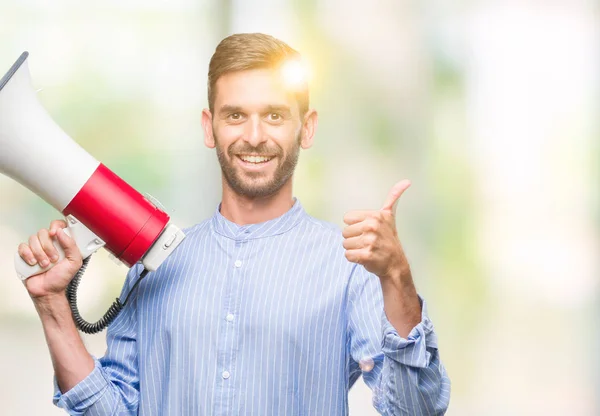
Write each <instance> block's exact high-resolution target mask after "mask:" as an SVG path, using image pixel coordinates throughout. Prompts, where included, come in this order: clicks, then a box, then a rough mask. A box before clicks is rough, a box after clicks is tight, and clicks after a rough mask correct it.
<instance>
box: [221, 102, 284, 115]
mask: <svg viewBox="0 0 600 416" xmlns="http://www.w3.org/2000/svg"><path fill="white" fill-rule="evenodd" d="M241 112H243V110H242V107H240V106H239V105H227V104H226V105H224V106H223V107H221V109H220V110H219V115H221V116H224V115H226V114H231V113H241ZM262 113H284V114H286V115H290V114H291V113H292V110H291V109H290V107H289V106H287V105H268V106H266V107H265V108H264V109H263V111H262Z"/></svg>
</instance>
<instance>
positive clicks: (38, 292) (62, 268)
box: [18, 220, 83, 301]
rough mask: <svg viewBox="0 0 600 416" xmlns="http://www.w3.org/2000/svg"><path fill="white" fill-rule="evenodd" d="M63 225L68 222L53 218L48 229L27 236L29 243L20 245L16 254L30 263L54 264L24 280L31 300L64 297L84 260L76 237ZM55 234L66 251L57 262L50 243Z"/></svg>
mask: <svg viewBox="0 0 600 416" xmlns="http://www.w3.org/2000/svg"><path fill="white" fill-rule="evenodd" d="M66 227H67V223H66V222H65V221H63V220H55V221H52V222H51V223H50V228H49V229H46V228H42V229H41V230H39V231H38V233H37V234H34V235H32V236H31V237H29V244H25V243H21V244H20V245H19V249H18V251H19V255H20V256H21V258H22V259H23V260H24V261H25V262H26V263H27V264H29V265H30V266H34V265H36V264H38V263H39V265H40V266H42V267H47V266H48V265H49V264H51V263H56V264H55V265H54V266H53V267H52V268H51V269H49V270H47V271H45V272H44V273H40V274H38V275H35V276H31V277H30V278H28V279H27V280H25V287H26V288H27V291H28V292H29V296H31V298H32V299H33V300H34V301H36V300H42V299H45V298H51V297H54V296H55V295H59V296H61V297H64V296H65V290H66V288H67V286H68V284H69V282H70V281H71V279H73V276H75V274H76V273H77V271H78V270H79V269H80V268H81V265H82V262H83V261H82V257H81V253H80V252H79V248H77V245H76V244H75V240H73V239H72V238H71V237H69V236H68V235H67V234H66V233H65V232H64V231H63V228H66ZM55 237H56V239H57V240H58V242H59V244H60V245H61V247H62V248H63V250H64V252H65V258H64V259H62V260H60V261H58V252H57V250H56V248H55V247H54V244H53V243H52V241H53V238H55ZM57 261H58V263H57Z"/></svg>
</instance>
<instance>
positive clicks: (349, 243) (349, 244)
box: [342, 236, 364, 250]
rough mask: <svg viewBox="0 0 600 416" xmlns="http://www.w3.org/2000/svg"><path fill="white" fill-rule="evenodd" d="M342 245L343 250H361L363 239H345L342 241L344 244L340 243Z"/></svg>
mask: <svg viewBox="0 0 600 416" xmlns="http://www.w3.org/2000/svg"><path fill="white" fill-rule="evenodd" d="M342 245H343V246H344V248H345V249H346V250H356V249H359V248H363V246H364V243H363V239H362V237H360V236H359V237H352V238H346V239H345V240H344V242H343V243H342Z"/></svg>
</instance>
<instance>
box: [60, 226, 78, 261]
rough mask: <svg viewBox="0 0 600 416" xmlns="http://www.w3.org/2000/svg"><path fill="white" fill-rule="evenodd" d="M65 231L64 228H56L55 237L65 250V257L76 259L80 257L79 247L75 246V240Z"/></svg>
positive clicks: (71, 259)
mask: <svg viewBox="0 0 600 416" xmlns="http://www.w3.org/2000/svg"><path fill="white" fill-rule="evenodd" d="M65 231H66V228H63V229H60V230H58V231H57V232H56V239H57V240H58V242H59V243H60V246H61V247H62V248H63V250H64V251H65V257H66V258H67V259H68V260H69V261H71V262H73V261H78V260H79V259H80V258H81V252H80V251H79V247H77V243H75V240H74V239H73V238H71V237H70V236H69V235H68V234H67V233H66V232H65Z"/></svg>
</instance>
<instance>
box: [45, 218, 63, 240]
mask: <svg viewBox="0 0 600 416" xmlns="http://www.w3.org/2000/svg"><path fill="white" fill-rule="evenodd" d="M61 228H67V223H66V221H65V220H54V221H52V222H51V223H50V228H49V229H50V237H54V236H55V235H56V232H57V231H58V230H60V229H61Z"/></svg>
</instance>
